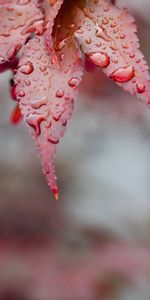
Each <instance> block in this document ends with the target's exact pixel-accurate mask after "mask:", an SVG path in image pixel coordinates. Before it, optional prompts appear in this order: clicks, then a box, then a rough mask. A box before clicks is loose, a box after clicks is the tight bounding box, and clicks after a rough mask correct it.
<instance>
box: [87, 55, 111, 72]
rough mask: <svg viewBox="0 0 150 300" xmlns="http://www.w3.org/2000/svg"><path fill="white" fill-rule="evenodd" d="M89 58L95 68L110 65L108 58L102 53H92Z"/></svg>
mask: <svg viewBox="0 0 150 300" xmlns="http://www.w3.org/2000/svg"><path fill="white" fill-rule="evenodd" d="M89 58H90V60H91V61H92V62H93V63H94V64H95V65H96V66H98V67H101V68H106V67H107V66H108V65H109V64H110V58H109V56H108V55H107V54H105V53H102V52H96V53H92V54H90V55H89Z"/></svg>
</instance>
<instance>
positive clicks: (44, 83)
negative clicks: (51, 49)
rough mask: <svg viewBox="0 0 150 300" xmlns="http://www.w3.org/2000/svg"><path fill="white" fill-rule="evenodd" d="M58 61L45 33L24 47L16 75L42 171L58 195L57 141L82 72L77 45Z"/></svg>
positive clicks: (63, 52)
mask: <svg viewBox="0 0 150 300" xmlns="http://www.w3.org/2000/svg"><path fill="white" fill-rule="evenodd" d="M58 61H59V64H60V66H59V67H58V66H57V65H56V64H55V63H54V61H53V57H52V56H50V55H49V53H47V51H46V46H45V42H44V37H43V36H42V37H38V38H34V39H32V40H30V41H29V42H28V43H27V45H26V46H25V48H24V51H23V54H22V57H21V59H20V63H19V68H18V72H17V74H16V77H15V83H16V84H17V98H18V99H19V101H20V109H21V112H22V114H23V116H24V119H25V121H26V123H27V124H28V125H29V126H30V128H31V129H32V135H33V137H34V138H35V142H36V146H37V150H38V153H39V154H40V156H41V159H42V165H43V172H44V174H45V175H46V177H47V181H48V184H49V185H50V187H51V189H52V191H53V192H54V194H55V196H56V198H57V193H58V189H57V179H56V176H55V167H54V157H55V151H56V145H57V144H58V142H59V139H60V137H62V136H63V134H64V131H65V127H66V124H67V121H68V119H69V118H70V116H71V114H72V109H73V100H74V97H75V94H76V91H77V86H78V85H79V83H80V80H81V75H82V71H81V69H82V68H81V65H80V58H79V54H78V52H77V51H75V49H74V48H69V47H68V45H67V44H66V45H65V46H64V48H63V51H62V50H60V51H59V53H58ZM31 66H32V67H31Z"/></svg>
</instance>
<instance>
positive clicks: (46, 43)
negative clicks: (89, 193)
mask: <svg viewBox="0 0 150 300" xmlns="http://www.w3.org/2000/svg"><path fill="white" fill-rule="evenodd" d="M0 48H1V52H0V64H1V65H0V71H5V70H6V69H7V68H11V69H12V71H13V81H12V82H11V94H12V97H13V98H14V99H15V100H16V101H18V104H17V108H16V109H15V112H14V113H13V115H12V121H13V122H15V123H17V122H18V121H19V120H20V118H21V115H22V116H23V118H24V121H25V122H26V123H27V125H28V127H29V129H30V131H31V134H32V136H33V138H34V140H35V143H36V148H37V153H38V154H39V155H40V157H41V161H42V167H43V172H44V174H45V176H46V178H47V181H48V185H49V186H50V188H51V190H52V191H53V193H54V196H55V198H56V199H57V198H58V187H57V177H56V175H55V165H54V160H55V153H56V148H57V144H58V143H59V140H60V138H61V137H62V136H63V135H64V132H65V129H66V125H67V122H68V120H69V119H70V117H71V115H72V111H73V105H74V99H75V97H76V94H77V91H78V87H79V84H80V82H81V80H82V76H83V72H84V66H85V60H89V61H91V62H92V63H93V64H95V66H96V67H98V68H101V69H102V70H103V72H104V73H105V74H106V76H108V77H109V78H110V79H112V80H114V81H115V82H116V83H117V84H118V85H119V86H121V87H122V88H123V89H124V90H126V91H128V92H130V93H131V94H132V95H136V96H137V97H138V98H139V99H141V100H143V101H144V102H146V103H148V104H149V102H150V85H149V83H150V76H149V73H148V66H147V63H146V62H145V60H144V58H143V55H142V53H141V52H140V50H139V40H138V38H137V36H136V25H135V23H134V19H133V17H132V16H131V15H130V14H129V13H128V11H127V10H126V9H123V10H121V9H119V8H118V7H116V6H115V5H113V4H112V3H111V1H107V0H64V1H63V0H0ZM15 57H17V58H16V59H15ZM14 61H15V62H14ZM18 105H19V106H18ZM20 111H21V114H20Z"/></svg>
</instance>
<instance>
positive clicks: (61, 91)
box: [56, 89, 64, 98]
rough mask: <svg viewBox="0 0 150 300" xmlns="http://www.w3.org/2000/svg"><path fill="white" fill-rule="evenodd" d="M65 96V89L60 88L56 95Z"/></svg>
mask: <svg viewBox="0 0 150 300" xmlns="http://www.w3.org/2000/svg"><path fill="white" fill-rule="evenodd" d="M63 96H64V90H63V89H60V90H58V91H57V93H56V97H58V98H62V97H63Z"/></svg>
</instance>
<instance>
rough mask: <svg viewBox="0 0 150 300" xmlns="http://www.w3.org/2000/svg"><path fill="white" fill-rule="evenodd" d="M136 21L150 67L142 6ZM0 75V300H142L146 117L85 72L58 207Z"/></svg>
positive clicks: (149, 189) (149, 207)
mask: <svg viewBox="0 0 150 300" xmlns="http://www.w3.org/2000/svg"><path fill="white" fill-rule="evenodd" d="M117 5H118V6H122V7H123V6H125V5H126V6H127V7H129V9H130V10H131V12H132V14H133V15H134V16H135V18H136V22H137V25H138V35H139V38H140V42H141V48H142V51H143V53H144V54H145V57H146V59H147V61H148V62H149V64H150V41H149V36H150V19H149V15H150V1H149V0H136V1H135V0H132V1H131V0H126V1H124V0H118V1H117ZM10 78H11V73H10V72H6V73H3V74H1V75H0V300H114V299H115V300H117V299H120V300H134V299H136V300H149V299H150V290H149V285H150V111H149V109H148V107H146V106H145V105H144V104H143V103H141V102H139V101H138V100H137V99H135V98H134V97H132V96H130V95H128V94H126V93H125V92H123V91H122V90H121V89H120V88H118V87H117V86H116V85H115V84H114V83H113V82H111V81H109V80H108V79H107V78H105V77H104V75H103V74H102V73H101V72H100V71H96V70H95V71H93V72H92V73H91V72H90V73H89V72H86V74H85V76H84V80H83V83H82V86H81V88H80V93H79V95H78V99H77V101H76V103H75V112H74V115H73V117H72V119H71V122H70V123H69V126H68V130H67V132H66V134H65V137H64V138H63V140H62V141H61V143H60V145H59V150H58V154H57V159H56V165H57V175H58V178H59V187H60V201H59V202H55V201H54V199H53V197H52V195H51V193H50V191H49V188H48V186H47V184H46V182H45V178H44V176H43V175H42V171H41V166H40V162H39V160H38V159H37V157H36V155H35V149H34V145H33V141H32V139H31V137H30V135H29V134H28V129H27V128H26V127H25V126H24V124H23V123H21V124H20V125H19V126H17V127H15V126H12V125H11V124H10V122H9V115H10V114H11V111H12V109H13V108H14V102H13V101H11V99H10V95H9V90H8V89H9V88H8V81H9V79H10Z"/></svg>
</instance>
